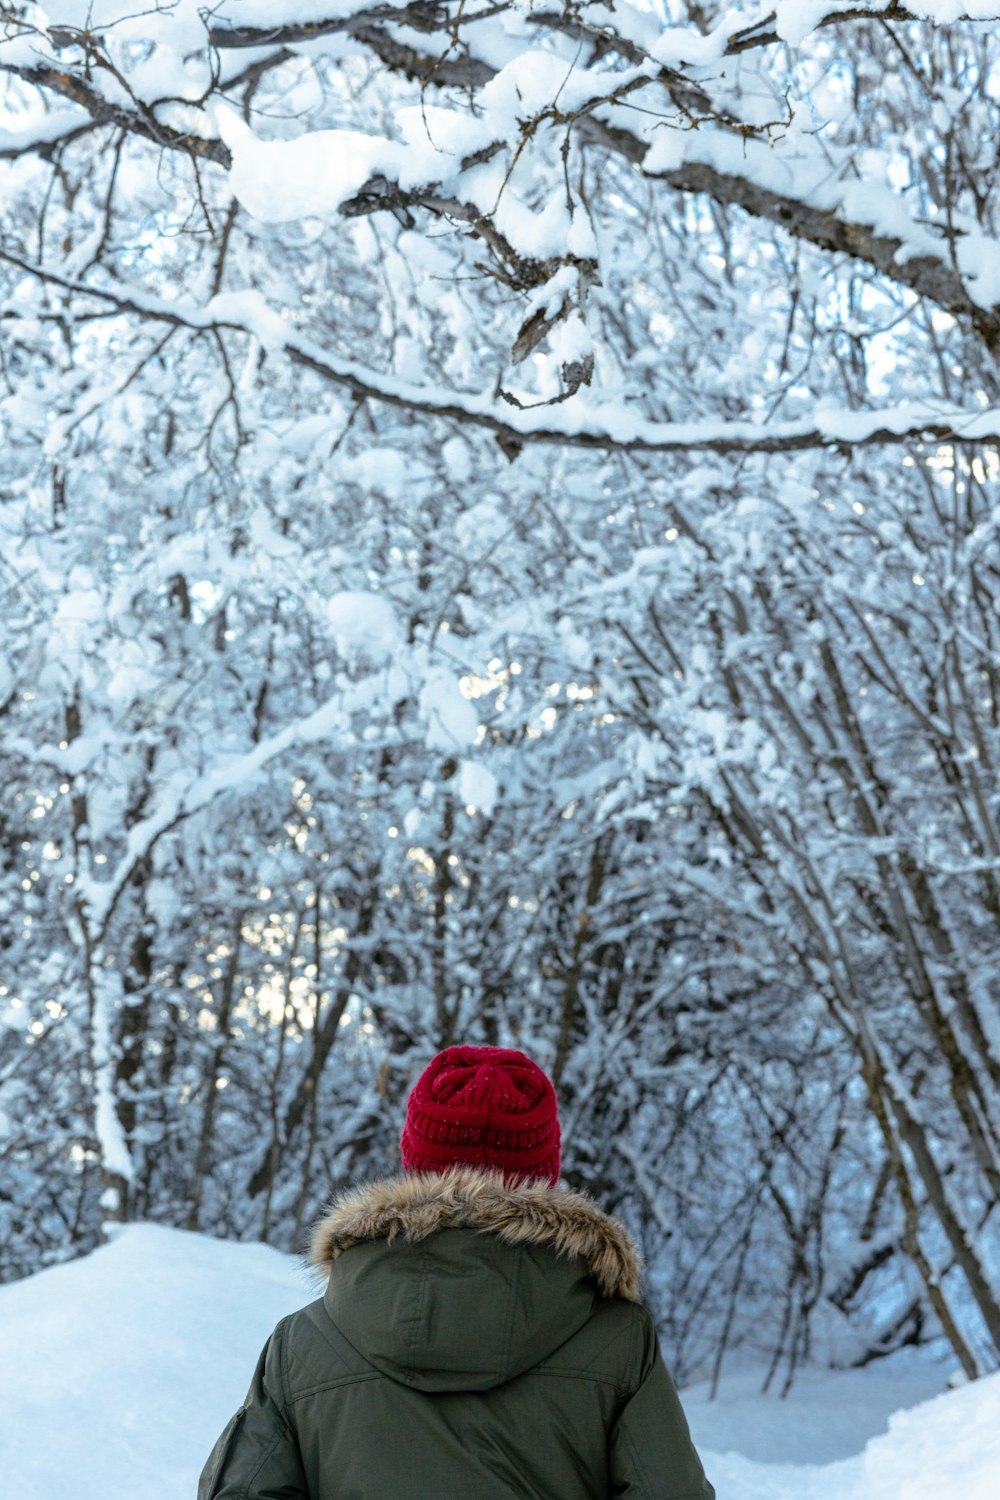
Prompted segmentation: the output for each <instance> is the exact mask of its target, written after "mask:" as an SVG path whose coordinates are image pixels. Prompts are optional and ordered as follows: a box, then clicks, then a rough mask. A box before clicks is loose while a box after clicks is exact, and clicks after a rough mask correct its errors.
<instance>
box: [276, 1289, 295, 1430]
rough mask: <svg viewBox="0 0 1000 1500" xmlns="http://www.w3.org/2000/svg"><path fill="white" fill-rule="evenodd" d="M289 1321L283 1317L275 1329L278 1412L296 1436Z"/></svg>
mask: <svg viewBox="0 0 1000 1500" xmlns="http://www.w3.org/2000/svg"><path fill="white" fill-rule="evenodd" d="M287 1322H288V1318H282V1320H281V1322H280V1323H279V1324H278V1326H277V1328H276V1329H275V1330H274V1336H275V1338H276V1339H277V1341H278V1383H279V1385H280V1387H281V1389H280V1390H279V1392H278V1395H279V1397H280V1400H279V1401H278V1414H279V1415H280V1417H281V1419H282V1421H283V1422H284V1424H285V1427H286V1428H287V1430H288V1435H289V1437H294V1436H295V1434H294V1433H293V1431H292V1421H291V1415H290V1413H289V1410H288V1340H287V1339H286V1338H285V1324H286V1323H287Z"/></svg>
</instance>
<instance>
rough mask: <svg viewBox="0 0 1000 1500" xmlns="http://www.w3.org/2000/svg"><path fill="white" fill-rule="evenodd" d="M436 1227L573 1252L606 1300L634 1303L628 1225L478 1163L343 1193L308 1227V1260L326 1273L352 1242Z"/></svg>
mask: <svg viewBox="0 0 1000 1500" xmlns="http://www.w3.org/2000/svg"><path fill="white" fill-rule="evenodd" d="M439 1229H478V1230H479V1231H480V1233H483V1234H495V1235H497V1236H498V1237H499V1238H500V1239H502V1240H503V1241H504V1242H505V1243H506V1244H508V1245H523V1244H529V1245H550V1246H551V1247H552V1249H553V1250H554V1251H555V1252H556V1254H557V1255H579V1256H580V1258H581V1259H582V1260H584V1261H586V1263H587V1265H588V1267H589V1268H590V1270H591V1271H592V1272H593V1274H594V1276H595V1277H596V1278H597V1284H598V1286H599V1288H600V1290H601V1293H602V1295H603V1296H605V1297H624V1298H626V1300H627V1301H629V1302H638V1300H639V1285H640V1281H641V1278H642V1262H641V1260H640V1258H639V1252H638V1250H637V1249H636V1246H635V1242H634V1240H633V1239H632V1236H631V1235H630V1234H629V1232H628V1230H627V1229H626V1228H625V1227H624V1226H623V1225H622V1224H620V1223H619V1222H618V1220H617V1219H612V1218H611V1217H610V1216H609V1215H608V1214H606V1213H604V1212H603V1211H602V1210H601V1209H599V1208H598V1207H597V1205H596V1203H593V1202H591V1200H590V1199H589V1198H588V1197H586V1196H585V1195H584V1194H583V1193H570V1192H564V1191H560V1190H558V1189H553V1188H550V1187H547V1186H546V1185H545V1184H543V1183H539V1182H521V1183H514V1184H507V1183H505V1182H504V1179H503V1175H502V1173H500V1172H498V1171H488V1170H484V1169H482V1168H479V1167H467V1166H456V1167H449V1169H448V1170H447V1171H446V1172H440V1173H439V1172H413V1173H406V1174H404V1175H403V1176H400V1177H389V1178H385V1179H383V1180H382V1181H380V1182H371V1183H368V1184H366V1185H365V1186H364V1187H360V1188H355V1189H354V1190H353V1191H351V1192H347V1193H343V1194H342V1195H341V1196H340V1197H339V1198H337V1199H336V1200H335V1201H334V1202H333V1204H332V1205H331V1206H330V1208H329V1210H328V1211H327V1213H326V1215H325V1217H324V1218H323V1219H321V1220H320V1222H319V1223H318V1224H317V1225H316V1228H315V1230H314V1231H313V1236H312V1244H311V1247H310V1252H309V1261H310V1263H311V1265H312V1266H313V1267H314V1268H315V1269H316V1270H317V1271H319V1272H320V1273H321V1274H323V1275H324V1276H329V1274H330V1269H331V1267H332V1266H333V1262H334V1261H335V1260H336V1259H337V1257H338V1255H342V1254H343V1252H344V1251H345V1250H350V1248H351V1247H352V1246H353V1245H360V1244H364V1243H365V1241H367V1240H390V1241H391V1240H394V1239H395V1238H396V1236H397V1235H400V1234H401V1235H403V1236H404V1237H405V1238H406V1239H408V1240H411V1241H416V1240H423V1239H426V1237H427V1236H428V1235H429V1234H434V1233H435V1232H436V1231H437V1230H439Z"/></svg>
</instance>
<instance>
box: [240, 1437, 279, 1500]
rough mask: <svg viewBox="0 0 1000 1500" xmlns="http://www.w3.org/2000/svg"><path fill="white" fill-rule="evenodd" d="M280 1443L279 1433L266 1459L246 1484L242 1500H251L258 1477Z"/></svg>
mask: <svg viewBox="0 0 1000 1500" xmlns="http://www.w3.org/2000/svg"><path fill="white" fill-rule="evenodd" d="M280 1442H281V1434H280V1433H279V1434H278V1436H277V1437H276V1438H275V1439H274V1441H273V1442H272V1444H271V1446H270V1448H268V1450H267V1452H266V1453H265V1454H264V1457H263V1458H262V1459H261V1461H260V1463H259V1464H258V1465H257V1467H256V1469H254V1471H253V1473H252V1474H251V1475H250V1478H249V1479H248V1480H247V1482H246V1484H245V1486H244V1488H243V1491H242V1493H241V1495H240V1500H250V1492H251V1490H252V1489H253V1487H254V1485H255V1484H256V1483H257V1476H258V1474H260V1472H261V1470H262V1469H263V1467H264V1465H265V1464H266V1463H267V1461H268V1459H269V1458H270V1457H271V1454H272V1453H273V1452H274V1451H275V1449H276V1448H277V1446H278V1444H279V1443H280Z"/></svg>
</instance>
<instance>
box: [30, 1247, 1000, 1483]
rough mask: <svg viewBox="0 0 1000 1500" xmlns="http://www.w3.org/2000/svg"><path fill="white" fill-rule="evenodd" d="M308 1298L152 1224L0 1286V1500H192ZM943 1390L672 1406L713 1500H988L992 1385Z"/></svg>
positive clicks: (730, 1395) (910, 1384) (904, 1382)
mask: <svg viewBox="0 0 1000 1500" xmlns="http://www.w3.org/2000/svg"><path fill="white" fill-rule="evenodd" d="M314 1295H315V1292H314V1288H313V1284H312V1281H311V1279H310V1278H309V1276H308V1275H307V1273H306V1272H305V1271H304V1270H303V1269H302V1268H301V1267H300V1266H299V1265H298V1264H297V1263H296V1261H295V1260H294V1259H292V1258H291V1257H290V1256H286V1255H280V1254H278V1253H277V1252H276V1251H274V1250H269V1249H267V1248H266V1247H265V1246H262V1245H234V1244H227V1243H224V1242H222V1241H219V1240H211V1239H206V1238H205V1237H204V1236H201V1235H195V1234H185V1233H183V1232H182V1231H180V1230H172V1229H161V1228H158V1227H156V1226H154V1225H151V1224H138V1225H132V1226H130V1227H128V1228H127V1229H124V1230H122V1231H121V1232H119V1233H118V1234H117V1236H116V1237H115V1239H114V1240H113V1241H112V1242H111V1244H109V1245H107V1246H105V1247H104V1248H103V1249H101V1250H98V1251H96V1252H95V1253H94V1254H93V1255H90V1256H87V1257H86V1258H85V1259H83V1260H79V1261H75V1262H73V1263H72V1264H70V1265H66V1266H57V1267H54V1268H52V1269H51V1270H48V1271H43V1272H41V1273H40V1274H39V1275H38V1276H33V1277H31V1278H29V1279H28V1280H27V1281H21V1282H17V1283H15V1284H14V1285H12V1286H7V1287H0V1349H2V1350H3V1352H4V1358H3V1360H2V1361H0V1452H2V1454H3V1479H4V1493H5V1494H10V1495H12V1496H13V1495H16V1496H17V1497H18V1500H63V1497H64V1496H65V1495H67V1494H70V1493H72V1495H73V1496H74V1497H75V1500H193V1496H194V1492H195V1485H196V1482H197V1476H198V1473H199V1470H200V1468H201V1465H202V1462H203V1460H204V1458H205V1455H206V1454H207V1453H208V1450H209V1448H210V1447H211V1445H212V1443H213V1441H214V1440H215V1437H216V1435H217V1433H218V1431H219V1429H220V1428H221V1426H222V1424H223V1422H224V1421H225V1420H226V1418H227V1417H228V1416H229V1415H230V1413H231V1412H232V1410H233V1409H234V1408H235V1407H236V1406H238V1405H239V1403H240V1401H241V1400H242V1398H243V1394H244V1392H245V1390H246V1386H247V1382H248V1379H249V1376H250V1373H251V1371H252V1369H253V1365H254V1362H255V1360H256V1357H257V1354H258V1353H259V1350H260V1346H261V1345H262V1343H263V1342H264V1339H265V1338H266V1337H267V1335H268V1333H269V1332H270V1330H271V1329H272V1327H273V1326H274V1324H275V1323H276V1322H277V1320H278V1318H279V1317H281V1316H282V1315H283V1314H284V1313H286V1312H289V1311H291V1310H292V1309H294V1308H295V1307H298V1306H301V1305H302V1304H303V1303H305V1302H307V1301H309V1300H310V1299H311V1298H312V1297H313V1296H314ZM941 1381H942V1370H941V1367H940V1366H936V1365H934V1364H932V1363H930V1362H928V1361H921V1360H914V1361H910V1362H904V1363H903V1364H901V1365H900V1366H898V1367H897V1368H896V1370H895V1371H892V1372H889V1371H874V1370H873V1371H864V1372H856V1373H848V1374H843V1375H838V1374H831V1375H824V1374H821V1373H809V1374H807V1375H805V1376H804V1377H803V1378H802V1380H801V1381H800V1382H799V1383H798V1384H797V1386H796V1388H795V1390H794V1391H793V1392H792V1394H791V1396H790V1397H789V1398H788V1400H786V1401H778V1400H777V1399H776V1398H774V1397H761V1396H760V1395H758V1394H757V1393H756V1391H755V1388H754V1384H753V1382H751V1381H750V1380H749V1379H742V1380H734V1381H732V1382H730V1383H729V1385H728V1386H724V1388H723V1392H722V1394H721V1396H720V1398H719V1399H718V1400H717V1401H715V1402H713V1403H708V1402H707V1401H706V1400H705V1392H704V1391H703V1390H693V1391H691V1392H688V1393H686V1395H685V1405H686V1407H687V1410H688V1414H689V1416H690V1419H691V1425H692V1428H693V1430H694V1433H695V1438H696V1440H697V1442H698V1444H699V1447H700V1449H701V1451H702V1455H703V1458H704V1460H705V1466H706V1468H707V1470H708V1472H709V1474H710V1475H711V1477H712V1479H713V1481H714V1483H715V1485H716V1488H717V1490H718V1494H719V1500H995V1496H996V1494H997V1474H1000V1376H992V1377H990V1378H989V1379H986V1380H982V1381H979V1382H977V1383H976V1384H975V1385H972V1386H966V1387H964V1388H962V1389H960V1390H957V1391H950V1392H947V1393H945V1394H943V1395H938V1396H934V1397H933V1398H932V1399H930V1400H926V1399H924V1398H925V1397H926V1396H927V1395H928V1394H930V1393H931V1392H933V1391H934V1390H935V1388H939V1387H940V1384H941ZM907 1402H909V1403H914V1402H917V1403H920V1404H917V1405H911V1406H910V1408H909V1409H903V1410H898V1411H893V1410H892V1408H893V1406H904V1407H905V1404H906V1403H907ZM890 1413H891V1415H890ZM886 1424H888V1430H887V1431H886V1430H885V1428H886Z"/></svg>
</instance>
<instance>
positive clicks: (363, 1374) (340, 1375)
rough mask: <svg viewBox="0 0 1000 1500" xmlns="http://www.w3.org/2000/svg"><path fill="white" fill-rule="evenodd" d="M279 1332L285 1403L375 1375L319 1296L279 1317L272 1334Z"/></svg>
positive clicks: (374, 1371)
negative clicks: (349, 1341)
mask: <svg viewBox="0 0 1000 1500" xmlns="http://www.w3.org/2000/svg"><path fill="white" fill-rule="evenodd" d="M279 1332H280V1349H281V1353H280V1358H281V1374H282V1384H283V1386H284V1389H285V1394H286V1397H287V1399H288V1401H289V1403H291V1402H294V1401H296V1400H298V1399H299V1398H300V1397H301V1396H308V1395H311V1394H313V1393H314V1392H316V1391H319V1390H325V1389H327V1388H330V1387H333V1386H337V1385H345V1384H349V1383H351V1382H352V1381H355V1380H366V1379H371V1378H372V1377H373V1376H376V1375H377V1374H378V1372H377V1371H376V1370H375V1369H374V1367H373V1366H372V1365H370V1364H369V1362H368V1361H367V1360H366V1359H365V1358H364V1356H363V1355H361V1354H359V1353H358V1351H357V1349H355V1348H354V1345H353V1344H350V1343H348V1341H347V1339H346V1338H345V1337H344V1335H343V1334H342V1333H341V1332H340V1330H339V1328H338V1327H337V1325H336V1323H334V1321H333V1319H332V1318H331V1317H330V1314H329V1313H328V1312H327V1310H326V1308H325V1306H324V1305H323V1299H322V1298H317V1300H316V1301H315V1302H310V1303H308V1305H307V1306H306V1307H303V1308H300V1309H299V1311H298V1312H294V1313H291V1314H290V1315H289V1316H288V1317H287V1318H283V1319H282V1321H281V1323H280V1324H279V1325H278V1329H276V1330H275V1334H276V1337H277V1335H278V1334H279Z"/></svg>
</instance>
